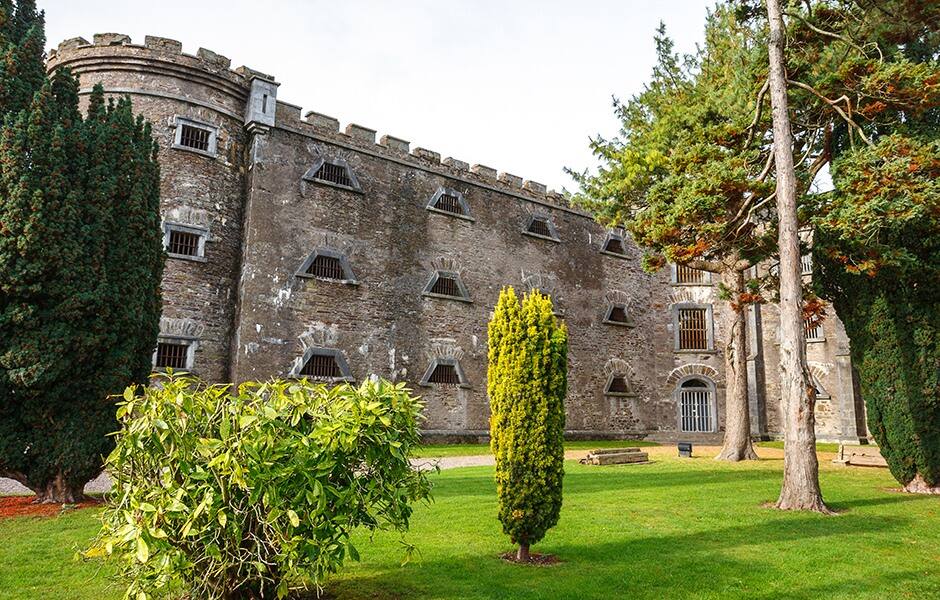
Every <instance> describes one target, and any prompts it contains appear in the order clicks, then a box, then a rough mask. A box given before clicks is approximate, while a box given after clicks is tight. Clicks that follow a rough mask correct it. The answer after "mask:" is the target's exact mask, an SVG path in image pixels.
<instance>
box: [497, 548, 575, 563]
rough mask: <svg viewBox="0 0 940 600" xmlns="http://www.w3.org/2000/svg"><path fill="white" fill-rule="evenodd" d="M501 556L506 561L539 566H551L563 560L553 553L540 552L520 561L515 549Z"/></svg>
mask: <svg viewBox="0 0 940 600" xmlns="http://www.w3.org/2000/svg"><path fill="white" fill-rule="evenodd" d="M499 557H500V558H501V559H503V560H504V561H506V562H511V563H515V564H517V565H535V566H538V567H550V566H552V565H557V564H558V563H560V562H561V559H559V558H558V557H557V556H555V555H553V554H539V553H538V552H533V553H531V554H529V560H527V561H519V560H516V551H515V550H513V551H512V552H506V553H503V554H500V555H499Z"/></svg>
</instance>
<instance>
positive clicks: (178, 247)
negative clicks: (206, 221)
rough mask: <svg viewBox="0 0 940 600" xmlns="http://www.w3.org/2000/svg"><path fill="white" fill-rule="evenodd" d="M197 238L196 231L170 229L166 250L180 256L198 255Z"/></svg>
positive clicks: (198, 236)
mask: <svg viewBox="0 0 940 600" xmlns="http://www.w3.org/2000/svg"><path fill="white" fill-rule="evenodd" d="M199 238H200V235H199V234H198V233H192V232H189V231H178V230H170V240H169V243H168V244H167V248H166V251H167V252H169V253H170V254H179V255H180V256H199Z"/></svg>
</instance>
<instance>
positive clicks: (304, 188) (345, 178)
mask: <svg viewBox="0 0 940 600" xmlns="http://www.w3.org/2000/svg"><path fill="white" fill-rule="evenodd" d="M57 67H68V68H70V69H71V70H72V71H73V72H74V73H75V74H76V75H77V76H78V77H79V80H80V82H81V89H82V94H83V95H85V96H86V97H87V94H88V93H89V92H90V90H91V88H92V86H93V85H94V84H96V83H99V82H100V83H102V84H103V85H104V87H105V90H106V91H107V92H108V93H109V94H114V95H123V94H126V95H129V96H130V97H131V98H132V100H133V102H134V109H135V110H136V111H138V112H140V113H142V114H143V115H144V116H145V117H146V118H147V119H149V120H150V121H151V122H152V123H153V126H154V135H155V136H156V137H157V139H158V141H159V144H160V147H161V153H160V163H161V167H162V180H161V195H162V200H161V203H162V211H163V227H164V238H165V243H166V247H167V253H168V260H167V265H166V273H165V275H164V280H163V294H164V311H163V318H162V320H161V334H160V339H159V344H158V347H157V350H156V352H155V354H154V361H155V366H156V367H158V368H159V367H165V366H173V367H177V368H184V369H187V370H191V371H193V372H195V373H196V374H198V375H200V376H202V377H204V378H206V379H208V380H212V381H243V380H248V379H266V378H270V377H291V376H310V377H316V378H321V379H328V380H332V381H335V380H343V379H345V380H350V381H356V380H361V379H363V378H365V377H367V376H369V375H370V374H378V375H380V376H382V377H386V378H390V379H393V380H399V381H406V382H408V383H409V384H410V385H411V386H412V387H413V388H414V389H415V390H416V391H417V392H418V393H420V394H421V395H422V396H423V397H424V399H425V401H426V410H425V417H426V420H425V422H424V429H425V431H426V432H427V433H428V434H429V435H430V434H435V435H447V436H450V437H467V438H470V437H478V436H481V435H485V433H486V431H487V429H488V417H489V411H488V403H487V397H486V324H487V321H488V319H489V316H490V313H491V310H492V306H493V305H494V304H495V302H496V299H497V296H498V293H499V290H500V288H501V287H502V286H505V285H512V286H515V287H516V288H517V289H518V290H533V289H539V290H541V291H543V292H545V293H548V294H549V295H550V296H551V297H552V299H553V300H554V302H555V306H556V309H557V312H558V315H559V317H560V318H562V319H564V321H565V322H566V323H567V325H568V327H569V331H570V369H569V378H570V379H569V381H570V384H569V393H568V398H567V428H568V429H569V434H570V435H572V436H578V435H580V436H591V437H622V438H642V437H651V438H656V439H675V438H680V437H681V438H683V439H692V440H701V441H717V440H718V439H720V437H721V431H722V430H723V428H724V410H723V406H724V390H725V385H724V376H723V355H722V350H723V344H722V340H723V335H724V330H725V326H724V325H723V323H722V320H721V319H719V318H716V317H717V315H718V314H719V313H720V312H721V311H720V304H718V303H717V298H716V291H715V286H714V285H713V283H712V281H711V279H710V276H709V275H708V274H706V273H701V272H696V271H691V270H688V269H678V270H676V269H675V268H673V269H671V270H668V269H667V270H664V271H663V272H661V273H660V274H658V275H654V276H651V275H648V274H646V273H644V272H643V270H642V269H641V267H640V251H639V249H638V248H637V247H636V246H635V245H634V244H633V243H632V242H631V241H630V239H629V238H628V237H626V236H625V235H624V234H623V233H622V232H619V231H607V230H605V229H603V228H602V227H600V226H598V225H597V224H596V223H595V222H594V221H593V220H592V219H591V218H590V216H589V215H587V214H585V213H583V212H581V211H579V210H577V209H575V208H572V207H570V206H568V205H566V203H565V201H564V197H563V196H561V195H560V194H557V193H555V192H551V191H547V190H546V189H545V186H544V185H542V184H539V183H536V182H534V181H526V180H523V178H521V177H518V176H516V175H512V174H509V173H502V172H497V170H496V169H493V168H491V167H487V166H483V165H479V164H474V165H470V164H468V163H467V162H464V161H462V160H458V159H455V158H444V159H443V160H442V159H441V155H440V154H438V153H437V152H434V151H431V150H427V149H424V148H417V147H415V148H412V147H411V145H410V144H409V142H407V141H405V140H403V139H401V138H398V137H393V136H391V135H384V136H382V137H380V138H379V139H378V141H377V140H376V132H375V131H374V130H372V129H369V128H367V127H363V126H361V125H355V124H350V125H347V126H346V127H345V129H343V130H340V124H339V121H337V120H336V119H334V118H332V117H328V116H326V115H322V114H319V113H316V112H307V113H306V114H303V115H302V112H301V108H300V107H299V106H296V105H293V104H289V103H287V102H284V101H282V100H279V99H278V98H277V90H278V83H277V82H276V81H275V80H274V78H273V77H271V76H269V75H265V74H263V73H259V72H257V71H253V70H251V69H248V68H246V67H240V68H238V69H234V70H231V69H230V61H229V60H228V59H227V58H225V57H224V56H221V55H219V54H216V53H214V52H212V51H209V50H205V49H202V48H200V49H199V50H198V52H196V54H195V55H191V54H186V53H184V52H183V51H182V45H181V44H180V43H179V42H177V41H174V40H170V39H165V38H159V37H149V36H148V37H147V38H146V39H145V41H144V44H142V45H141V44H133V43H131V40H130V38H128V37H127V36H125V35H120V34H110V33H109V34H99V35H95V36H94V41H93V43H89V42H88V41H86V40H84V39H82V38H74V39H70V40H67V41H65V42H63V43H62V44H60V45H59V47H58V49H57V50H54V51H52V52H51V53H50V57H49V68H50V70H51V69H54V68H57ZM774 319H775V311H774V307H768V306H764V307H754V308H752V309H751V312H750V314H749V324H750V326H749V329H750V331H749V333H750V346H751V347H750V348H749V370H750V374H751V377H750V380H751V389H750V399H751V411H752V417H753V418H752V423H753V428H754V434H755V436H770V437H773V436H776V435H779V431H780V422H781V419H780V416H779V412H780V411H779V407H778V404H779V393H778V390H777V385H776V380H777V376H776V373H777V351H778V346H777V344H776V342H775V340H776V339H777V334H776V331H777V328H776V326H775V320H774ZM809 337H810V339H809V341H808V344H809V356H810V360H811V361H812V362H811V364H812V368H813V373H814V375H815V376H816V378H817V380H818V381H817V383H818V386H819V388H820V391H821V394H820V397H821V400H820V401H819V403H818V407H817V414H818V435H819V437H820V438H821V439H833V440H835V439H838V440H842V439H846V440H848V439H851V440H858V439H859V437H865V435H866V431H865V426H864V421H863V415H862V412H861V411H862V409H861V408H860V403H859V401H858V394H857V393H856V391H855V388H854V386H853V378H852V366H851V364H850V359H849V356H848V340H847V338H846V335H845V331H844V329H843V327H842V324H841V323H840V322H839V321H838V319H835V318H832V319H829V320H827V321H826V322H825V323H824V324H823V325H822V326H821V327H820V328H819V329H818V330H816V329H813V330H811V331H810V335H809Z"/></svg>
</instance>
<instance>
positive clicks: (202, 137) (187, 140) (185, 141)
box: [180, 124, 211, 152]
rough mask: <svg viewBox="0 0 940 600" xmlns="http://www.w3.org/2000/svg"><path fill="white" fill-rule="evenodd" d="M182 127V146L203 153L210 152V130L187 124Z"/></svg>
mask: <svg viewBox="0 0 940 600" xmlns="http://www.w3.org/2000/svg"><path fill="white" fill-rule="evenodd" d="M180 127H181V128H182V131H181V132H180V146H186V147H187V148H195V149H196V150H202V151H203V152H208V151H209V136H210V135H211V132H210V131H209V130H208V129H203V128H202V127H194V126H192V125H186V124H183V125H180Z"/></svg>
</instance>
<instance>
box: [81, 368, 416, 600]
mask: <svg viewBox="0 0 940 600" xmlns="http://www.w3.org/2000/svg"><path fill="white" fill-rule="evenodd" d="M138 394H142V395H138ZM421 408H422V404H421V402H420V401H419V400H418V399H417V398H415V397H412V396H411V395H410V393H409V390H407V389H406V388H405V387H404V384H392V383H389V382H386V381H378V382H373V381H366V382H364V383H362V385H360V386H359V387H358V388H357V387H353V386H350V385H346V384H344V385H340V386H337V387H334V388H327V387H326V386H323V385H315V384H312V383H309V382H307V381H272V382H269V383H245V384H242V385H240V386H239V387H238V388H237V390H235V391H233V390H232V388H231V386H225V385H206V384H203V383H201V382H198V381H196V380H193V379H191V378H187V377H180V376H174V375H172V374H170V376H169V377H167V378H166V380H164V381H163V383H162V386H160V387H148V388H146V389H135V388H133V387H132V388H128V389H127V391H126V392H125V394H124V401H123V402H122V403H120V404H119V408H118V418H119V420H120V422H121V425H122V429H121V431H120V432H119V433H118V435H117V446H116V448H115V449H114V451H113V452H112V454H111V455H110V457H109V458H108V460H107V468H108V470H109V472H110V473H111V476H112V477H113V479H114V485H115V488H114V491H113V492H112V494H113V495H112V497H111V500H112V503H111V505H110V506H109V508H107V509H106V510H105V511H104V513H103V517H102V519H103V522H104V526H103V528H102V531H101V533H100V534H99V536H98V538H97V539H96V541H95V544H94V545H93V547H92V548H91V549H90V550H89V551H88V552H87V553H86V554H88V555H100V554H116V555H118V556H119V557H120V558H121V562H122V568H123V573H124V575H125V576H127V577H128V578H129V579H130V585H129V587H128V589H127V597H128V598H135V599H137V598H139V599H141V600H143V599H146V598H148V597H150V596H151V595H152V594H161V593H166V592H167V591H168V590H174V589H175V590H178V589H180V588H182V589H183V590H185V591H186V592H188V593H189V594H190V595H191V597H192V598H212V599H214V598H225V599H229V598H273V597H275V596H277V597H279V598H280V597H283V596H285V595H286V594H287V593H288V590H289V589H290V588H289V586H291V587H293V586H306V585H309V584H313V585H315V586H317V587H319V586H321V585H322V583H323V581H324V577H325V576H327V575H328V574H329V573H333V572H335V571H336V570H337V569H339V568H340V567H341V566H342V564H343V561H344V559H346V558H347V557H348V558H351V559H353V560H358V553H357V551H356V549H355V548H354V547H353V545H352V544H351V543H350V541H349V535H350V533H351V531H352V530H353V529H354V528H357V527H365V528H367V529H372V530H374V529H379V528H381V529H386V528H391V529H395V530H398V531H401V532H404V531H405V530H407V528H408V522H409V518H410V516H411V512H412V508H411V503H412V502H414V501H417V500H426V499H428V498H429V490H430V486H429V483H428V480H427V478H426V476H425V475H424V474H423V473H420V472H418V471H417V470H416V469H414V468H413V467H412V466H411V464H410V462H409V460H408V453H409V451H410V450H411V449H412V448H413V447H414V446H415V445H416V444H417V442H418V429H417V421H418V418H419V416H418V415H419V412H420V410H421ZM406 548H407V546H406ZM408 550H409V551H410V548H408Z"/></svg>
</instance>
